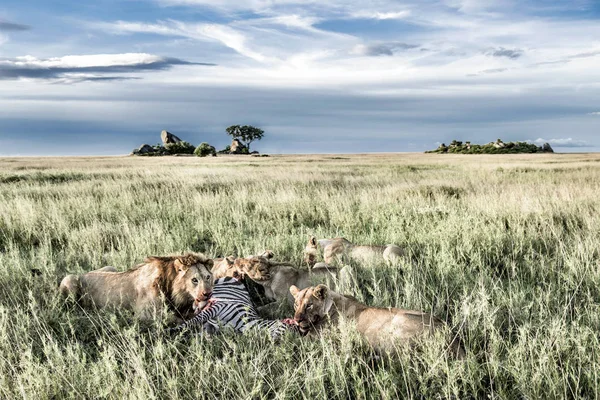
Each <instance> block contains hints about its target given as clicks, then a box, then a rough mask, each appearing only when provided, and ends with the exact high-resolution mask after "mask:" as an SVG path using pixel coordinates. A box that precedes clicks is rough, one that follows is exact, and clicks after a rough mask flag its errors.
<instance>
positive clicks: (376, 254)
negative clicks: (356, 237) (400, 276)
mask: <svg viewBox="0 0 600 400" xmlns="http://www.w3.org/2000/svg"><path fill="white" fill-rule="evenodd" d="M319 247H321V248H322V249H323V259H324V261H325V264H328V265H334V264H335V263H343V262H344V261H348V260H345V258H347V257H349V258H351V259H354V260H357V261H361V262H363V263H369V262H371V261H373V260H374V259H376V258H383V260H385V261H386V262H387V263H392V264H393V263H396V262H397V261H398V260H399V259H400V258H401V257H403V256H404V250H402V248H400V247H399V246H396V245H395V244H388V245H385V246H370V245H357V244H353V243H351V242H349V241H348V240H346V239H344V238H334V239H318V240H317V238H316V237H314V236H312V237H311V238H310V239H309V241H308V244H307V245H306V247H305V249H304V261H305V262H306V263H307V264H308V265H309V266H313V265H315V264H316V262H317V259H318V249H319Z"/></svg>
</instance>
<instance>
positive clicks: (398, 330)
mask: <svg viewBox="0 0 600 400" xmlns="http://www.w3.org/2000/svg"><path fill="white" fill-rule="evenodd" d="M290 293H291V294H292V295H293V296H294V309H295V314H294V319H295V320H296V322H297V323H298V325H299V326H300V331H301V332H302V333H308V332H309V331H311V330H313V329H318V328H319V327H321V326H322V325H323V324H324V323H326V322H332V323H337V322H338V321H339V319H340V317H345V318H346V319H348V320H352V321H355V322H356V328H357V330H358V332H360V333H361V334H362V335H363V336H364V337H365V338H366V339H367V341H368V342H369V343H370V344H371V345H372V346H373V348H374V349H375V350H377V351H379V352H385V353H389V352H391V351H393V350H394V343H396V342H405V343H406V342H410V341H411V340H412V339H414V338H416V337H418V336H420V335H422V334H425V333H432V332H433V331H434V330H436V329H440V328H442V327H443V326H445V323H444V322H442V321H441V320H439V319H438V318H436V317H434V316H432V315H431V314H427V313H424V312H421V311H412V310H402V309H399V308H377V307H369V306H367V305H365V304H362V303H360V302H359V301H357V300H355V299H353V298H351V297H347V296H344V295H341V294H339V293H336V292H334V291H332V290H330V289H329V288H328V287H327V286H325V285H318V286H313V287H308V288H306V289H303V290H300V289H298V288H297V287H296V286H292V287H290ZM451 348H452V351H453V353H454V354H455V355H458V356H460V357H462V356H463V353H464V351H463V350H462V348H461V347H460V345H459V343H458V341H457V340H454V341H453V343H452V344H451Z"/></svg>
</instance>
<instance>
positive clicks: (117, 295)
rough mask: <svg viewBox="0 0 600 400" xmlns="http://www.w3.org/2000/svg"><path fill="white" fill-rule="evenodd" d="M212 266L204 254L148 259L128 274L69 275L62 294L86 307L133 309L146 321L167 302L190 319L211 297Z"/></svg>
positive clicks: (103, 271) (110, 271)
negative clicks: (71, 297)
mask: <svg viewBox="0 0 600 400" xmlns="http://www.w3.org/2000/svg"><path fill="white" fill-rule="evenodd" d="M212 265H213V261H212V260H210V259H207V258H206V257H205V256H204V255H203V254H194V253H188V254H184V255H180V256H171V257H148V258H146V260H145V263H144V264H140V265H138V266H136V267H135V268H132V269H130V270H129V271H125V272H116V270H115V269H114V268H112V267H105V268H102V269H100V270H97V271H91V272H88V273H87V274H83V275H79V276H78V275H67V276H66V277H65V278H64V279H63V280H62V282H61V283H60V292H61V293H62V294H63V295H64V296H73V297H74V298H75V299H77V300H78V301H80V302H81V303H82V305H84V306H91V305H95V306H96V307H100V308H105V307H114V308H116V307H121V308H125V309H130V310H133V311H134V312H135V313H136V315H137V316H138V317H139V318H140V319H144V320H149V319H152V316H153V315H154V313H155V312H156V311H157V310H159V309H161V308H162V306H163V305H164V304H165V302H166V304H167V306H168V307H169V308H170V309H171V311H174V312H175V313H176V315H177V317H179V318H183V319H187V318H190V317H192V316H193V315H194V311H200V310H201V309H202V308H203V307H204V306H205V305H206V302H207V300H208V298H209V297H210V295H211V292H212V286H213V278H212V274H211V272H210V269H211V267H212Z"/></svg>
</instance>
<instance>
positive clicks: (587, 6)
mask: <svg viewBox="0 0 600 400" xmlns="http://www.w3.org/2000/svg"><path fill="white" fill-rule="evenodd" d="M232 124H251V125H256V126H260V127H262V128H263V129H264V130H265V131H266V135H265V138H264V139H263V141H262V142H260V143H258V144H256V145H255V148H256V149H258V150H261V151H264V152H281V153H307V152H310V153H323V152H364V151H423V150H426V149H430V148H433V147H435V146H436V143H439V142H449V141H451V140H452V139H459V140H470V141H472V142H482V143H484V142H489V141H492V140H495V139H496V138H502V139H503V140H504V141H509V140H531V141H537V142H539V143H541V142H545V141H548V142H550V143H551V144H552V145H553V147H554V148H555V150H556V151H561V152H568V151H600V2H599V1H598V0H569V1H560V0H419V1H393V0H372V1H364V0H360V1H359V0H345V1H341V0H329V1H314V0H303V1H299V0H248V1H239V0H94V1H80V0H53V1H47V0H2V2H0V155H59V154H61V155H70V154H126V153H128V152H130V151H131V149H133V148H134V147H138V146H139V145H140V144H142V143H150V144H154V143H157V142H158V141H159V140H160V137H159V135H160V131H161V130H162V129H168V130H169V131H171V132H173V133H175V134H177V135H178V136H180V137H181V138H183V139H184V140H187V141H189V142H191V143H193V144H198V143H200V142H202V141H207V142H209V143H211V144H213V145H215V146H216V147H217V148H222V147H224V146H225V145H226V144H228V137H227V136H226V135H225V128H226V127H227V126H229V125H232Z"/></svg>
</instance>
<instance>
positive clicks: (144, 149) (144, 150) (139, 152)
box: [131, 144, 156, 156]
mask: <svg viewBox="0 0 600 400" xmlns="http://www.w3.org/2000/svg"><path fill="white" fill-rule="evenodd" d="M155 152H156V150H154V147H152V146H150V145H149V144H143V145H141V146H140V147H139V148H137V149H135V150H133V151H132V152H131V154H133V155H134V156H143V155H147V154H152V153H155Z"/></svg>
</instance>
